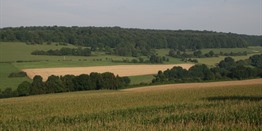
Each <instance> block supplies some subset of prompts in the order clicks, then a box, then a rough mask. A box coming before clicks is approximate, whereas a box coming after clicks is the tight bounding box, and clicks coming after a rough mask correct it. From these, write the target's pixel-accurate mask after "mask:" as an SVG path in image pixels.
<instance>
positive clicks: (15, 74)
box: [8, 71, 27, 77]
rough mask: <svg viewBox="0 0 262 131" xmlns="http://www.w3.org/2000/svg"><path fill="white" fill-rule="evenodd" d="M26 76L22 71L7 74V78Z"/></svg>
mask: <svg viewBox="0 0 262 131" xmlns="http://www.w3.org/2000/svg"><path fill="white" fill-rule="evenodd" d="M26 76H27V74H26V73H25V72H23V71H20V72H12V73H10V74H9V76H8V77H26Z"/></svg>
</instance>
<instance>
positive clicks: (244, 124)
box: [0, 85, 262, 130]
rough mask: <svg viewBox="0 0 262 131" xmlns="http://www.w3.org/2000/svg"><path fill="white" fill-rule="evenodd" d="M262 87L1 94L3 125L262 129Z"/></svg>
mask: <svg viewBox="0 0 262 131" xmlns="http://www.w3.org/2000/svg"><path fill="white" fill-rule="evenodd" d="M261 89H262V86H261V85H256V86H235V87H232V86H231V87H230V86H229V87H207V88H173V89H168V90H161V88H160V89H159V90H145V91H135V90H133V91H126V90H121V91H106V90H104V91H91V92H74V93H61V94H50V95H40V96H30V97H21V98H11V99H0V112H1V115H0V123H1V124H0V130H20V129H21V130H76V129H77V130H182V129H184V130H259V129H261V128H262V91H261Z"/></svg>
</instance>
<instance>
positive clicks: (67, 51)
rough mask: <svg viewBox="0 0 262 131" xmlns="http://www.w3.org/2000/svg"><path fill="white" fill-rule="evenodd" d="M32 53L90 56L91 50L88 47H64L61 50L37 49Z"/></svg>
mask: <svg viewBox="0 0 262 131" xmlns="http://www.w3.org/2000/svg"><path fill="white" fill-rule="evenodd" d="M31 54H32V55H55V56H62V55H72V56H90V55H91V50H90V49H88V48H77V49H71V48H62V49H60V50H52V49H51V50H48V51H43V50H35V51H33V52H32V53H31Z"/></svg>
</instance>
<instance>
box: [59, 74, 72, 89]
mask: <svg viewBox="0 0 262 131" xmlns="http://www.w3.org/2000/svg"><path fill="white" fill-rule="evenodd" d="M60 79H61V81H62V83H63V87H64V91H65V92H67V91H75V90H76V89H75V88H74V86H75V85H74V81H73V80H74V79H75V76H74V75H65V76H63V77H60Z"/></svg>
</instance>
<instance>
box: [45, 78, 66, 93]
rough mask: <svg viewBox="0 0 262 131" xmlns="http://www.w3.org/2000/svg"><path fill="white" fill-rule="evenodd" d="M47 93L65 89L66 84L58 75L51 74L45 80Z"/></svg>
mask: <svg viewBox="0 0 262 131" xmlns="http://www.w3.org/2000/svg"><path fill="white" fill-rule="evenodd" d="M45 86H46V88H45V89H46V91H45V92H46V93H59V92H63V91H64V84H63V82H62V80H61V79H60V78H59V77H58V76H54V75H51V76H49V77H48V79H47V81H46V82H45Z"/></svg>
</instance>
